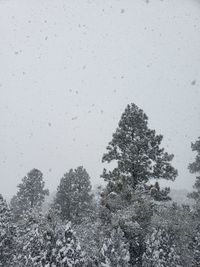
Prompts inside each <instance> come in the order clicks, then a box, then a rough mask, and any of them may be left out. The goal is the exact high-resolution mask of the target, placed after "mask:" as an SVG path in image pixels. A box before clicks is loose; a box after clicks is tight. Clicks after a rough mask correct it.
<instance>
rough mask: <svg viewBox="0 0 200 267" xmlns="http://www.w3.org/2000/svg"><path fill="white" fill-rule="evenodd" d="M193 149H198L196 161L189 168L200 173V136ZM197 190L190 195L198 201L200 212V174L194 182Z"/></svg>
mask: <svg viewBox="0 0 200 267" xmlns="http://www.w3.org/2000/svg"><path fill="white" fill-rule="evenodd" d="M191 147H192V151H196V152H197V155H196V158H195V161H194V162H193V163H191V164H189V166H188V168H189V170H190V172H191V173H197V174H200V137H199V138H198V140H197V141H196V142H195V143H192V144H191ZM193 187H194V189H195V191H194V192H192V193H190V194H189V195H188V196H189V197H190V198H192V199H194V200H195V201H196V208H197V209H198V210H199V212H200V175H199V176H197V177H196V182H195V184H194V186H193Z"/></svg>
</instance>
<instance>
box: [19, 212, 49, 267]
mask: <svg viewBox="0 0 200 267" xmlns="http://www.w3.org/2000/svg"><path fill="white" fill-rule="evenodd" d="M44 223H45V222H44V218H43V215H42V214H41V213H38V210H28V211H27V212H26V214H24V215H23V216H22V217H20V219H18V221H17V224H16V237H15V240H16V244H17V248H16V250H17V257H16V260H15V266H37V267H39V266H41V265H40V262H41V258H42V255H41V251H42V249H43V230H44V229H43V224H44Z"/></svg>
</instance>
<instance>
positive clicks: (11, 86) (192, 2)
mask: <svg viewBox="0 0 200 267" xmlns="http://www.w3.org/2000/svg"><path fill="white" fill-rule="evenodd" d="M0 93H1V94H0V193H2V194H3V195H4V196H6V197H9V196H11V195H12V194H14V193H15V192H16V190H17V189H16V185H17V184H18V183H19V182H20V180H21V178H22V177H23V176H25V175H26V173H27V172H28V171H30V170H31V169H32V168H38V169H40V170H41V171H42V172H43V173H44V178H45V181H46V186H47V187H48V188H49V189H50V190H51V191H53V190H55V189H56V187H57V185H58V183H59V180H60V178H61V177H62V175H63V173H64V172H66V171H68V169H69V168H75V167H77V166H78V165H83V166H84V167H85V168H86V169H87V171H88V172H89V174H90V176H91V178H92V182H93V183H95V184H97V183H100V182H101V179H100V178H99V176H100V174H101V172H102V169H103V165H102V163H101V157H102V154H103V152H105V148H106V146H107V143H108V142H109V141H110V140H111V137H112V133H113V132H114V130H115V128H116V127H117V123H118V121H119V119H120V116H121V113H122V112H123V111H124V109H125V107H126V105H127V104H128V103H131V102H134V103H135V104H137V105H138V106H139V107H140V108H142V109H143V110H144V111H145V112H146V114H147V115H148V116H149V122H150V126H151V128H154V129H156V131H157V133H161V134H163V135H164V142H163V146H165V148H166V150H167V151H168V152H170V153H174V154H175V159H174V166H175V167H177V168H178V171H179V177H178V178H177V180H176V182H175V183H173V184H172V185H171V186H172V187H175V188H186V189H191V188H192V184H193V183H194V177H195V176H194V175H191V174H189V172H188V170H187V165H188V163H189V162H191V161H193V160H194V156H195V154H194V153H192V152H191V149H190V143H191V141H195V140H196V139H197V137H198V136H200V1H198V0H163V1H160V0H149V2H148V1H147V2H146V1H145V0H110V1H109V0H90V1H86V0H54V1H53V0H42V1H41V0H40V1H39V0H28V1H27V0H20V1H19V0H1V1H0Z"/></svg>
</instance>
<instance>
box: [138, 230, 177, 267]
mask: <svg viewBox="0 0 200 267" xmlns="http://www.w3.org/2000/svg"><path fill="white" fill-rule="evenodd" d="M173 241H174V238H173V236H172V235H170V234H169V232H168V231H166V230H165V228H158V229H154V230H153V232H152V233H151V234H150V235H149V237H148V238H147V240H146V247H147V249H146V253H145V254H144V255H143V263H142V266H143V267H149V266H151V267H169V266H170V267H178V266H180V267H181V266H182V265H181V264H180V256H179V255H178V254H177V252H176V246H175V244H174V242H173Z"/></svg>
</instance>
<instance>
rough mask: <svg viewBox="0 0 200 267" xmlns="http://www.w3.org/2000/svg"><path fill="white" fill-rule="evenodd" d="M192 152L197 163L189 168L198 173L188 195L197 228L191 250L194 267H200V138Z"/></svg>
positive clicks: (192, 146) (195, 228) (193, 145)
mask: <svg viewBox="0 0 200 267" xmlns="http://www.w3.org/2000/svg"><path fill="white" fill-rule="evenodd" d="M191 148H192V151H195V152H196V153H197V155H196V158H195V161H194V162H193V163H191V164H189V166H188V168H189V170H190V172H191V173H196V174H197V175H198V176H196V181H195V184H194V186H193V188H194V189H195V191H193V192H192V193H190V194H188V197H189V198H191V199H193V200H194V201H195V205H194V221H195V224H196V225H195V227H194V226H193V228H194V231H193V235H192V241H191V243H190V249H191V251H192V265H191V266H192V267H196V266H199V265H200V223H199V219H200V137H199V138H198V140H197V141H196V142H195V143H192V144H191Z"/></svg>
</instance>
